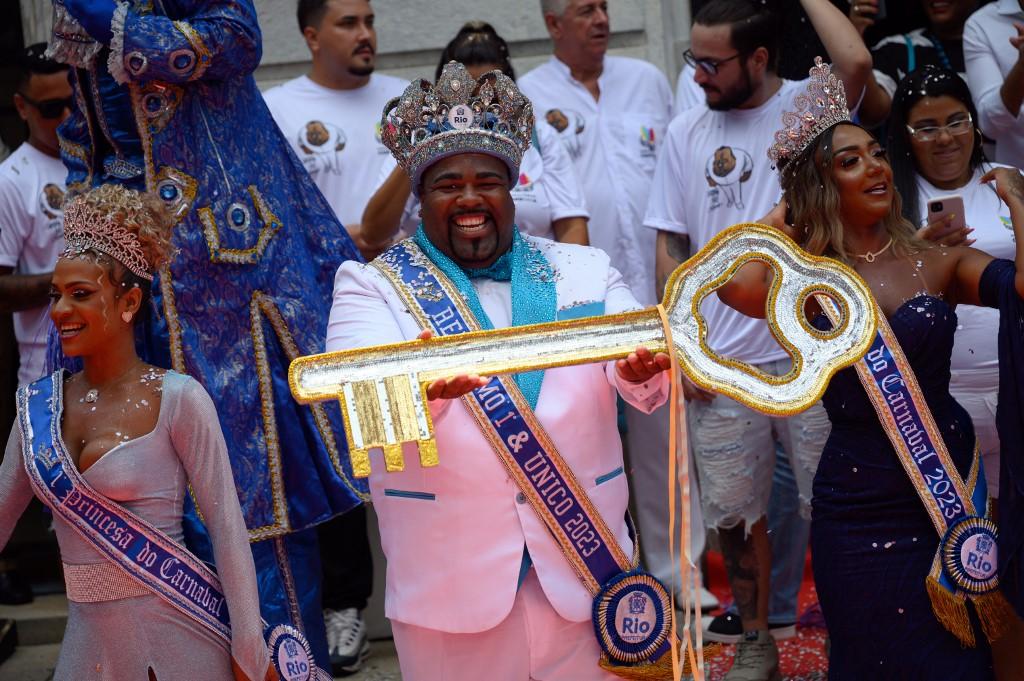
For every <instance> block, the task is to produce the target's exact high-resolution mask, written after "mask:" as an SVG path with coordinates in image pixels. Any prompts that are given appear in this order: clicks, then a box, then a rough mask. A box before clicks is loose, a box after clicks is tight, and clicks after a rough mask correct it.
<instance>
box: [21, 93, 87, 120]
mask: <svg viewBox="0 0 1024 681" xmlns="http://www.w3.org/2000/svg"><path fill="white" fill-rule="evenodd" d="M18 94H19V95H21V98H22V99H24V100H25V101H26V102H28V103H29V104H31V105H32V106H34V107H35V108H36V110H37V111H38V112H39V115H40V116H42V117H43V118H60V117H61V116H63V115H64V109H72V108H74V106H75V100H74V99H72V98H71V97H66V98H64V99H43V100H35V99H32V98H31V97H29V96H28V95H26V94H23V93H21V92H19V93H18Z"/></svg>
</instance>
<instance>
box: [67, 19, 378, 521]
mask: <svg viewBox="0 0 1024 681" xmlns="http://www.w3.org/2000/svg"><path fill="white" fill-rule="evenodd" d="M133 7H134V8H132V9H129V8H128V7H127V6H123V7H122V8H121V9H120V10H119V11H118V12H117V13H115V15H114V22H113V28H114V38H113V40H112V41H111V45H110V46H109V48H104V49H103V50H101V51H100V52H99V54H98V55H97V56H96V57H95V58H94V59H93V60H92V61H91V64H90V65H89V66H88V67H87V68H79V69H74V70H73V71H72V83H73V85H74V92H75V98H76V103H77V107H76V109H75V111H73V112H72V115H71V116H70V117H69V118H68V120H67V121H66V122H65V123H64V124H63V125H62V126H61V128H60V131H59V132H60V138H61V154H62V158H63V160H64V162H65V164H66V165H67V167H68V169H69V174H68V184H69V187H71V188H72V191H74V190H76V189H83V188H87V187H88V186H95V185H98V184H102V183H105V182H120V183H123V184H125V185H127V186H130V187H133V188H136V189H148V190H150V191H153V192H156V193H157V194H158V195H159V196H160V197H161V198H162V199H163V200H164V201H165V202H166V203H167V205H168V207H169V208H170V209H171V210H172V211H173V212H174V213H175V214H176V216H177V217H178V220H179V222H178V224H177V226H176V227H175V229H174V235H173V243H174V246H175V248H176V249H177V254H176V256H175V258H174V260H173V262H172V264H171V265H170V266H169V267H168V268H167V269H165V270H164V271H162V272H161V273H160V274H159V276H158V279H157V281H156V282H154V302H155V308H156V310H155V311H154V320H153V324H152V325H150V328H149V330H148V331H147V334H146V335H147V338H146V345H147V354H148V355H149V358H150V359H151V360H153V361H155V362H157V363H161V364H164V365H166V366H169V367H171V368H174V369H175V370H177V371H181V372H183V373H188V374H190V375H192V376H194V377H196V378H197V379H199V380H200V381H201V382H202V383H203V385H204V386H205V387H206V389H207V391H208V392H209V393H210V395H211V396H212V397H213V399H214V401H215V402H216V405H217V410H218V412H219V413H220V418H221V425H222V426H223V429H224V435H225V437H226V438H227V442H228V448H229V451H230V452H231V457H232V466H233V470H234V475H235V482H236V485H237V487H238V494H239V499H240V500H241V504H242V510H243V512H244V514H245V519H246V524H247V526H248V528H249V532H250V538H251V539H252V540H253V541H258V540H261V539H266V538H270V537H275V536H280V535H283V534H287V533H289V532H291V531H293V530H299V529H303V528H307V527H310V526H312V525H314V524H316V523H318V522H321V521H323V520H326V519H328V518H330V517H331V516H334V515H336V514H338V513H341V512H344V511H346V510H348V509H350V508H351V507H353V506H354V505H356V504H358V503H359V502H360V500H361V499H363V498H365V491H366V490H365V487H364V485H363V483H362V481H357V480H355V479H353V478H352V476H351V470H350V468H349V462H348V456H347V452H346V450H345V439H344V437H337V434H341V433H343V432H344V431H343V430H342V428H341V421H340V415H339V413H338V411H337V408H336V407H335V406H334V405H327V406H315V407H312V408H309V407H304V406H299V405H297V404H296V403H295V402H294V401H293V400H292V397H291V393H290V391H289V389H288V383H287V368H288V363H289V361H290V360H291V359H292V358H293V357H296V356H299V355H305V354H310V353H315V352H320V351H322V350H323V334H324V329H325V328H326V324H327V314H328V310H329V307H330V301H331V291H332V286H333V280H334V273H335V271H336V270H337V268H338V266H339V265H340V264H341V263H342V262H343V261H345V260H348V259H351V258H358V257H359V255H358V251H357V250H356V248H355V246H354V245H353V244H352V242H351V240H350V239H349V237H348V235H347V233H346V232H345V230H344V228H343V227H342V226H341V225H340V224H339V223H338V221H337V220H336V218H335V217H334V215H333V213H332V211H331V209H330V207H329V206H328V204H327V202H326V201H325V200H324V198H323V196H322V195H321V194H320V192H319V191H318V190H317V188H316V186H315V185H314V184H313V182H312V181H311V180H310V179H309V176H308V174H307V173H306V171H305V170H304V169H303V167H302V164H301V163H300V162H299V161H298V160H297V159H296V158H295V156H294V154H293V153H292V152H291V150H290V148H289V146H288V144H287V141H286V140H285V139H284V137H282V135H281V134H280V132H279V131H278V128H277V126H276V125H275V124H274V121H273V119H272V118H271V116H270V113H269V111H268V110H267V108H266V106H265V105H264V103H263V98H262V97H261V96H260V93H259V91H258V90H257V88H256V84H255V81H254V80H253V77H252V71H253V70H254V69H255V68H256V66H257V64H258V63H259V60H260V56H261V45H260V41H261V36H260V30H259V27H258V25H257V22H256V11H255V8H254V7H253V5H252V3H251V2H249V1H247V0H243V1H235V2H227V1H223V0H220V1H218V0H212V1H211V0H155V2H135V3H134V5H133ZM125 10H127V11H125ZM200 510H202V509H200Z"/></svg>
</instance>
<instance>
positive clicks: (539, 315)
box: [413, 224, 558, 409]
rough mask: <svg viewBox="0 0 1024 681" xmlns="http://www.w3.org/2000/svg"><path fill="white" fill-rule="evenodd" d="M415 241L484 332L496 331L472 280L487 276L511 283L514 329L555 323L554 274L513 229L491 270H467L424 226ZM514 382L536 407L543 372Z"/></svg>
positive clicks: (521, 375)
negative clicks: (442, 247)
mask: <svg viewBox="0 0 1024 681" xmlns="http://www.w3.org/2000/svg"><path fill="white" fill-rule="evenodd" d="M413 240H414V241H415V242H416V245H417V246H419V247H420V250H422V251H423V252H424V253H425V254H426V255H427V257H428V258H430V259H431V260H432V261H433V263H434V264H435V265H437V266H438V268H439V269H440V270H441V271H442V272H444V273H445V275H446V276H447V277H448V279H450V280H451V282H452V283H453V284H455V286H456V288H458V289H459V293H461V294H462V297H463V299H465V301H466V304H467V305H469V309H470V310H472V312H473V316H475V317H476V319H477V321H478V322H479V323H480V328H482V329H493V328H494V324H493V323H492V322H491V319H490V317H488V316H487V313H486V312H485V311H484V308H483V306H482V305H481V304H480V298H479V296H477V294H476V289H474V288H473V284H472V283H471V282H470V278H471V277H473V278H476V277H487V278H490V279H494V280H496V281H511V282H512V326H525V325H528V324H543V323H544V322H553V321H555V314H556V308H557V305H558V301H557V293H556V291H555V272H554V269H552V267H551V263H549V262H548V260H547V258H545V257H544V254H543V253H541V252H540V250H538V249H537V248H536V247H535V246H533V245H532V244H530V242H528V241H527V240H526V239H524V238H523V236H522V235H521V234H520V233H519V229H518V228H517V227H515V226H513V232H512V247H511V248H510V249H509V250H507V251H506V252H505V253H503V254H502V255H501V256H500V257H499V258H498V259H497V260H496V261H495V262H494V263H492V264H491V265H490V267H487V268H483V269H479V270H465V269H463V268H462V267H460V266H459V265H457V264H455V262H454V261H453V260H452V259H451V258H449V257H448V256H446V255H445V254H444V253H442V252H441V251H440V250H438V248H437V246H435V245H434V244H433V243H431V242H430V239H429V238H427V233H426V232H425V231H423V225H422V224H420V226H419V229H417V230H416V233H415V234H414V235H413ZM513 380H514V381H515V382H516V385H517V386H519V390H521V391H522V393H523V397H525V398H526V401H527V402H528V403H529V404H530V408H531V409H536V408H537V400H538V399H540V389H541V385H542V384H543V382H544V372H543V371H526V372H523V373H519V374H515V375H514V376H513Z"/></svg>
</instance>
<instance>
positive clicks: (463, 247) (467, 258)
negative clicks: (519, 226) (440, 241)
mask: <svg viewBox="0 0 1024 681" xmlns="http://www.w3.org/2000/svg"><path fill="white" fill-rule="evenodd" d="M449 243H450V244H451V246H452V253H454V254H455V256H456V257H457V258H458V259H459V260H461V261H463V262H466V263H476V262H483V261H484V260H489V259H490V258H492V257H494V255H496V254H497V251H498V232H497V230H492V231H490V232H488V233H487V234H484V235H483V236H481V237H480V238H479V239H459V238H455V237H453V236H449Z"/></svg>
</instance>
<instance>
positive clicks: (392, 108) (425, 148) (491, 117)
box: [381, 61, 533, 193]
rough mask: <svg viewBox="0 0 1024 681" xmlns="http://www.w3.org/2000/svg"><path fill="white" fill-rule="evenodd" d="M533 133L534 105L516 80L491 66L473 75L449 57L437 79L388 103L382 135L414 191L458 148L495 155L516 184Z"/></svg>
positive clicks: (423, 82)
mask: <svg viewBox="0 0 1024 681" xmlns="http://www.w3.org/2000/svg"><path fill="white" fill-rule="evenodd" d="M532 135H533V106H532V105H531V104H530V100H529V99H527V98H526V97H524V96H523V94H522V93H521V92H520V91H519V88H518V87H516V84H515V81H513V80H512V79H511V78H509V77H508V76H506V75H505V74H503V73H501V72H500V71H491V72H490V73H486V74H484V75H483V76H481V77H480V79H479V80H473V78H472V77H470V75H469V72H468V71H466V67H465V66H463V65H462V64H459V63H458V62H454V61H453V62H449V63H448V64H447V65H446V66H445V67H444V70H443V71H442V72H441V77H440V78H439V79H438V80H437V83H436V84H433V85H431V83H430V82H429V81H426V80H422V79H421V80H419V81H415V82H413V83H411V84H410V85H409V87H407V88H406V89H405V92H404V93H402V96H401V97H396V98H395V99H392V100H391V101H390V102H388V103H387V104H386V105H385V106H384V115H383V117H382V119H381V139H382V141H383V142H384V144H385V146H387V148H388V149H390V150H391V154H392V155H393V156H394V157H395V159H396V160H397V161H398V164H399V165H400V166H402V168H403V169H404V170H405V171H406V172H407V173H408V174H409V177H410V179H411V180H412V187H413V191H414V192H417V193H418V192H419V183H420V176H421V175H422V174H423V171H424V170H426V169H427V168H428V167H429V166H430V165H432V164H434V163H436V162H437V161H439V160H441V159H442V158H447V157H448V156H454V155H455V154H465V153H479V154H488V155H490V156H494V157H496V158H498V159H500V160H502V161H504V162H505V164H506V165H508V167H509V177H510V178H511V186H515V184H516V181H517V180H518V178H519V163H520V161H521V160H522V158H523V153H525V151H526V150H527V149H528V148H529V146H530V139H531V137H532Z"/></svg>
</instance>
